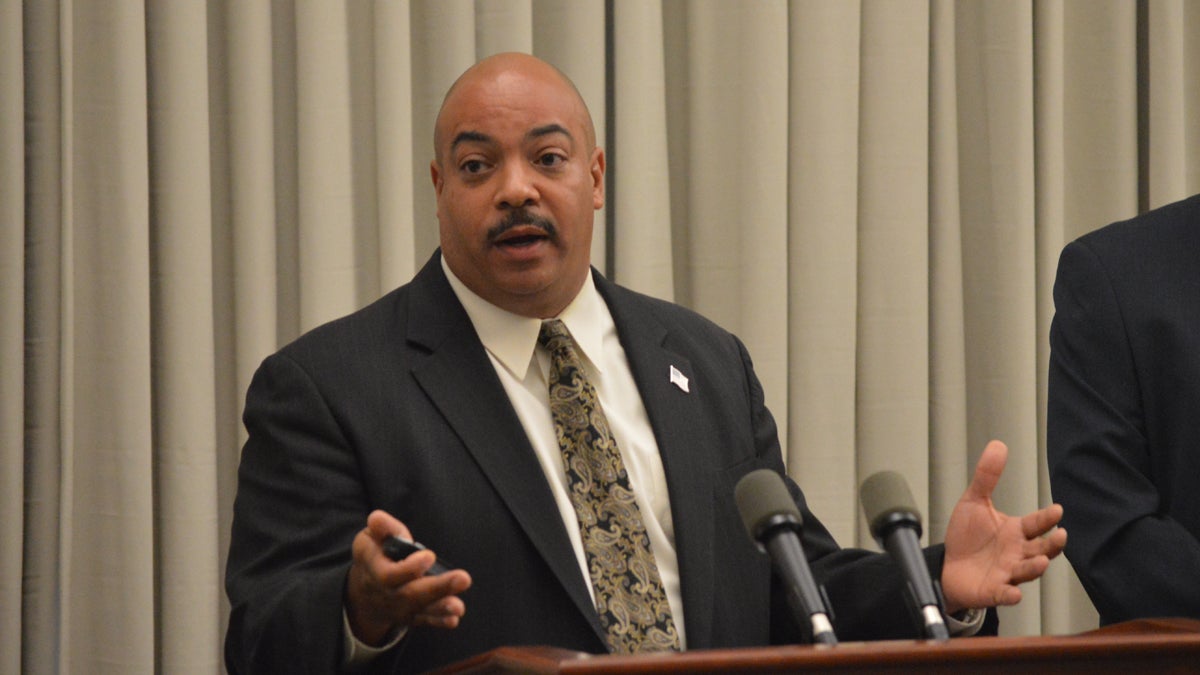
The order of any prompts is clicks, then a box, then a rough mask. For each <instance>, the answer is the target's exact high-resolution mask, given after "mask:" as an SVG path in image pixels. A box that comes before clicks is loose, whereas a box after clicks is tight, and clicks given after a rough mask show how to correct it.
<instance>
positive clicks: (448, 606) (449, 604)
mask: <svg viewBox="0 0 1200 675" xmlns="http://www.w3.org/2000/svg"><path fill="white" fill-rule="evenodd" d="M466 611H467V606H466V604H465V603H464V602H463V601H462V598H459V597H458V596H454V595H451V596H449V597H445V598H442V599H441V600H438V601H437V602H435V603H433V604H432V605H429V606H428V607H426V608H424V609H423V610H422V611H421V612H418V613H417V615H416V616H414V617H413V620H414V621H434V622H440V621H444V620H445V619H448V618H454V619H457V618H459V617H462V616H463V615H464V614H466Z"/></svg>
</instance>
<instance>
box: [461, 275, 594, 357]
mask: <svg viewBox="0 0 1200 675" xmlns="http://www.w3.org/2000/svg"><path fill="white" fill-rule="evenodd" d="M441 262H442V270H443V271H444V272H445V273H446V279H447V280H449V282H450V288H452V289H453V290H454V294H455V295H456V296H458V301H459V302H460V303H462V306H463V309H465V310H466V311H467V316H468V317H470V319H471V323H472V324H473V325H474V326H475V332H476V333H477V334H478V335H479V340H480V341H481V342H482V343H483V346H484V348H485V349H487V350H488V352H490V353H491V354H492V356H494V357H495V358H496V360H498V361H499V362H500V364H501V365H503V366H504V367H505V368H506V369H507V370H508V371H509V372H510V373H512V374H513V375H514V376H515V377H517V378H518V379H523V378H524V377H525V373H526V372H527V371H528V370H529V367H530V365H531V364H532V363H533V362H534V361H533V358H534V353H535V350H536V348H537V337H538V332H539V331H540V330H541V326H542V321H541V319H531V318H529V317H525V316H521V315H519V314H513V313H512V312H509V311H508V310H505V309H501V308H499V307H497V306H496V305H493V304H492V303H490V302H488V301H487V300H484V299H483V298H481V297H479V296H478V295H476V294H475V292H474V291H472V290H471V289H469V288H467V286H466V284H464V283H463V282H462V281H461V280H460V279H459V278H458V277H457V276H455V275H454V272H452V271H450V266H449V265H447V264H446V257H445V256H442V259H441ZM557 318H558V319H560V320H562V322H563V323H564V324H566V325H567V330H569V331H570V332H571V337H573V338H574V339H575V343H576V344H577V345H578V347H579V351H580V352H582V354H581V356H582V357H583V358H584V359H587V360H588V361H590V362H591V364H592V367H593V368H595V369H596V370H597V371H598V372H599V371H601V370H602V366H601V361H602V359H601V358H600V357H601V354H602V353H603V352H602V349H601V347H602V345H603V342H604V335H605V333H606V332H607V331H610V330H614V329H615V327H614V325H613V320H612V315H611V314H609V312H608V305H606V304H605V303H604V299H603V298H601V297H600V293H599V292H598V291H597V290H596V285H595V283H593V281H592V271H591V269H588V276H587V279H585V280H584V282H583V287H582V288H581V289H580V290H579V294H578V295H576V296H575V299H574V300H572V301H571V303H570V304H569V305H567V307H566V309H564V310H563V311H562V312H561V313H560V314H559V315H558V317H557Z"/></svg>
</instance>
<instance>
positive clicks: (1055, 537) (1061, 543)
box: [1028, 528, 1067, 559]
mask: <svg viewBox="0 0 1200 675" xmlns="http://www.w3.org/2000/svg"><path fill="white" fill-rule="evenodd" d="M1030 543H1033V544H1036V547H1035V548H1034V549H1032V550H1031V551H1030V553H1029V554H1028V555H1044V556H1046V558H1047V559H1050V558H1055V557H1057V556H1058V555H1059V554H1060V553H1062V552H1063V549H1064V548H1065V547H1066V545H1067V531H1066V530H1064V529H1062V528H1059V529H1057V530H1054V531H1053V532H1051V533H1050V534H1048V535H1046V536H1045V537H1041V538H1038V539H1033V540H1031V541H1030Z"/></svg>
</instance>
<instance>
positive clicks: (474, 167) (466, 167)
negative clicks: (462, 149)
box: [461, 159, 484, 173]
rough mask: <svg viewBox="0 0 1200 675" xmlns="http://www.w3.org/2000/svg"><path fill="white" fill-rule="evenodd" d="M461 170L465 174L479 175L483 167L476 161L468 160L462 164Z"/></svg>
mask: <svg viewBox="0 0 1200 675" xmlns="http://www.w3.org/2000/svg"><path fill="white" fill-rule="evenodd" d="M461 168H462V170H463V171H464V172H465V173H479V172H480V171H483V168H484V165H483V162H481V161H479V160H478V159H468V160H467V161H465V162H463V163H462V165H461Z"/></svg>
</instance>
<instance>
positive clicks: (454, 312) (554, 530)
mask: <svg viewBox="0 0 1200 675" xmlns="http://www.w3.org/2000/svg"><path fill="white" fill-rule="evenodd" d="M411 298H412V305H411V310H410V311H411V315H410V316H409V319H408V340H409V342H410V343H412V344H415V345H419V346H420V347H421V348H422V349H424V350H427V351H428V352H429V356H428V358H426V359H424V360H423V361H421V362H420V363H419V364H418V365H417V366H415V367H414V368H413V375H414V377H416V379H417V382H418V383H419V384H420V385H421V388H422V389H423V390H424V391H425V393H426V394H427V395H428V396H429V398H430V399H431V400H432V401H433V403H434V405H436V406H437V407H438V409H439V410H440V411H441V412H442V414H443V415H444V416H445V418H446V420H447V422H448V423H449V424H450V426H451V427H452V428H453V429H454V431H455V433H456V434H458V436H459V438H461V439H462V441H463V444H464V445H466V447H467V449H468V451H469V452H470V453H471V455H472V456H473V457H474V458H475V461H476V462H478V463H479V466H480V467H481V468H482V470H483V472H484V473H485V474H486V475H487V477H488V480H490V481H491V483H492V486H493V487H494V488H495V490H496V493H497V494H499V495H500V497H501V498H502V499H503V500H504V502H505V504H507V505H508V508H509V509H510V510H511V511H512V513H513V515H514V516H515V518H516V520H517V522H518V523H520V525H521V527H522V529H524V531H525V533H526V534H527V535H528V536H529V538H530V540H532V541H533V543H534V545H535V546H536V547H537V549H538V551H539V552H541V554H542V557H543V558H544V559H545V560H546V562H547V564H549V566H550V568H551V569H552V570H553V571H554V575H555V577H556V578H557V579H558V581H559V583H560V584H562V586H563V588H564V589H565V590H566V592H567V594H568V595H569V596H570V597H571V599H572V600H573V601H574V602H575V604H576V605H577V606H578V607H579V610H580V612H581V613H582V614H583V615H584V616H585V617H587V619H588V621H589V622H590V623H591V624H592V626H593V628H594V629H595V631H596V633H597V635H598V636H599V637H600V639H601V640H604V639H605V636H604V631H603V629H602V628H601V626H600V621H599V618H598V616H597V615H596V610H595V607H594V606H593V604H592V600H591V596H590V595H589V593H588V589H587V587H586V586H585V585H584V583H585V582H584V580H583V578H582V577H581V575H580V573H579V564H578V562H577V561H576V558H575V552H574V550H573V549H572V548H571V543H570V539H569V538H568V536H567V533H566V529H565V528H564V527H563V523H562V517H561V516H560V515H559V511H558V506H557V505H556V504H555V502H554V498H553V496H552V495H551V493H550V488H549V487H548V486H547V485H546V484H545V481H544V480H543V479H542V475H543V474H542V467H541V465H540V464H539V463H538V461H537V458H536V456H535V455H534V451H533V448H532V446H530V444H529V439H528V437H527V436H526V435H525V430H524V427H522V426H521V421H520V419H519V418H518V417H517V414H516V412H515V411H514V410H513V408H512V404H511V403H510V402H509V400H508V395H507V394H506V393H505V391H504V387H503V385H501V384H500V380H499V378H498V377H497V375H496V371H495V369H494V367H493V366H492V363H491V361H490V360H489V359H488V357H487V353H486V352H485V351H484V348H483V345H482V343H480V341H479V338H478V336H477V335H476V333H475V328H474V326H472V324H471V321H470V319H469V318H468V317H467V313H466V310H464V309H463V308H462V305H461V304H459V302H458V298H457V297H456V296H455V295H454V291H453V289H451V288H450V284H449V282H448V281H447V280H446V277H445V274H444V273H443V272H442V269H441V262H440V259H439V256H438V255H435V256H434V257H433V259H432V260H431V261H430V262H429V263H428V264H426V266H425V268H424V269H423V270H422V271H421V272H420V273H419V274H418V275H417V276H416V277H415V278H414V280H413V283H412V290H411Z"/></svg>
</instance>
